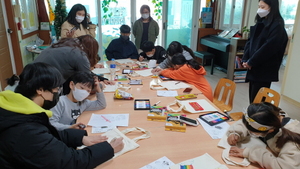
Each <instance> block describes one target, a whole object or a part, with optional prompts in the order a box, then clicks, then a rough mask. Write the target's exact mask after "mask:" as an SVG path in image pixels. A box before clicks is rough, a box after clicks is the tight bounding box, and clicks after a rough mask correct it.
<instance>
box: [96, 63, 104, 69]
mask: <svg viewBox="0 0 300 169" xmlns="http://www.w3.org/2000/svg"><path fill="white" fill-rule="evenodd" d="M94 67H95V68H104V66H103V65H102V64H100V63H97V64H96V65H95V66H94Z"/></svg>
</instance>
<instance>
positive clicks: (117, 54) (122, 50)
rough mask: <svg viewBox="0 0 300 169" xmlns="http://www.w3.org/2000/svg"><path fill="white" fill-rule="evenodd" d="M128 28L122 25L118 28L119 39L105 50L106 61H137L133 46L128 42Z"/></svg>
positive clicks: (113, 41)
mask: <svg viewBox="0 0 300 169" xmlns="http://www.w3.org/2000/svg"><path fill="white" fill-rule="evenodd" d="M130 31H131V29H130V27H129V26H128V25H122V26H121V27H120V34H121V35H120V38H117V39H114V40H112V41H111V42H110V43H109V45H108V47H107V48H106V50H105V54H106V57H107V59H108V60H111V59H127V58H130V59H138V58H139V55H138V52H137V49H136V48H135V46H134V44H133V43H132V42H131V41H130V39H129V36H130Z"/></svg>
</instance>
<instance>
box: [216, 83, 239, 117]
mask: <svg viewBox="0 0 300 169" xmlns="http://www.w3.org/2000/svg"><path fill="white" fill-rule="evenodd" d="M234 92H235V83H234V82H233V81H232V80H229V79H225V78H221V79H220V80H219V82H218V84H217V87H216V88H215V91H214V99H213V103H214V104H215V105H216V106H217V107H218V108H219V109H220V110H222V111H223V112H229V111H230V110H232V107H233V97H234Z"/></svg>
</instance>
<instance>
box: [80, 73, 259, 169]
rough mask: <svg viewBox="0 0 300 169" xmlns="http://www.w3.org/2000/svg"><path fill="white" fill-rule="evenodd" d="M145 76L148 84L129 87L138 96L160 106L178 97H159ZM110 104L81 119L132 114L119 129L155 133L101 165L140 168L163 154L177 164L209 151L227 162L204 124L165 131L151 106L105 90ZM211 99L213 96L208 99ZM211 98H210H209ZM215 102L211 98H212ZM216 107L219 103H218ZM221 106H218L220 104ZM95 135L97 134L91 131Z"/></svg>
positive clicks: (104, 168)
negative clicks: (144, 107) (154, 118)
mask: <svg viewBox="0 0 300 169" xmlns="http://www.w3.org/2000/svg"><path fill="white" fill-rule="evenodd" d="M139 79H142V80H143V84H144V85H136V86H135V85H131V89H130V90H129V91H128V92H129V93H131V94H133V96H134V98H135V99H143V98H146V99H150V103H151V104H152V105H153V104H154V103H156V102H158V101H161V103H160V104H159V105H160V106H165V105H167V104H169V103H171V102H173V101H174V100H175V98H174V97H157V96H156V90H151V89H150V85H149V84H150V82H151V80H152V79H151V78H150V77H139ZM183 90H184V89H180V90H178V94H179V95H181V94H183ZM191 93H192V94H194V93H200V91H199V90H198V89H197V88H195V87H193V90H192V92H191ZM105 97H106V101H107V107H106V108H105V109H103V110H99V111H87V112H84V113H83V114H82V115H81V116H80V117H79V118H78V120H77V121H78V122H83V123H85V124H87V122H88V121H89V118H90V116H91V115H92V113H96V114H109V113H111V114H122V113H123V114H125V113H126V114H127V113H128V114H130V118H129V126H128V127H119V130H121V131H122V130H123V129H125V128H131V127H141V128H144V129H145V130H148V131H150V132H151V137H150V138H148V139H145V140H140V141H138V142H137V143H138V144H139V145H140V147H139V148H137V149H135V150H133V151H131V152H128V153H126V154H123V155H121V156H119V157H117V158H115V159H112V160H110V161H108V162H106V163H104V164H102V165H99V166H98V167H97V168H98V169H100V168H101V169H119V168H122V169H123V168H124V169H138V168H141V167H143V166H145V165H147V164H149V163H151V162H153V161H155V160H157V159H159V158H161V157H163V156H166V157H168V158H169V159H170V160H171V161H173V162H174V163H175V164H177V163H179V162H182V161H185V160H188V159H191V158H195V157H198V156H201V155H203V154H205V153H208V154H209V155H211V156H212V157H213V158H215V159H216V160H217V161H218V162H220V163H222V164H224V162H223V160H222V158H221V154H222V151H223V149H221V148H218V147H217V144H218V142H219V141H220V140H219V139H218V140H213V139H211V137H210V136H209V135H208V134H207V133H206V131H205V130H204V129H203V128H202V126H198V127H192V126H187V128H186V132H185V133H181V132H173V131H165V123H164V122H155V121H147V114H148V110H139V111H137V110H134V109H133V106H134V105H133V100H114V99H113V93H105ZM197 97H198V98H197V99H206V97H205V96H204V95H203V94H198V96H197ZM207 101H209V100H207ZM209 102H210V101H209ZM210 103H211V102H210ZM215 107H216V106H215ZM216 108H217V107H216ZM185 114H186V115H187V117H191V118H194V119H195V118H197V117H198V116H199V114H190V113H185ZM86 130H87V131H88V133H89V134H90V133H91V127H90V126H87V128H86ZM90 135H93V134H90ZM127 136H128V137H129V138H135V137H137V136H140V133H138V134H135V133H129V134H127ZM228 168H233V169H237V168H241V167H238V166H229V165H228ZM245 168H247V169H253V168H257V167H254V166H249V167H245Z"/></svg>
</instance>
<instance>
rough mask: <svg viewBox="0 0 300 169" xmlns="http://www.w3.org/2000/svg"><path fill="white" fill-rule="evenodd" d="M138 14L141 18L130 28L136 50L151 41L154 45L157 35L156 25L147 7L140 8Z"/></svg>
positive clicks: (157, 28)
mask: <svg viewBox="0 0 300 169" xmlns="http://www.w3.org/2000/svg"><path fill="white" fill-rule="evenodd" d="M140 13H141V15H142V17H141V18H140V19H138V20H136V21H135V22H134V24H133V28H132V33H133V35H134V37H135V46H136V48H137V49H140V48H141V46H142V43H143V42H145V41H151V42H153V43H154V44H155V41H156V38H157V36H158V34H159V27H158V24H157V22H156V21H155V20H153V18H152V17H151V16H150V7H149V6H148V5H143V6H141V9H140Z"/></svg>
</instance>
